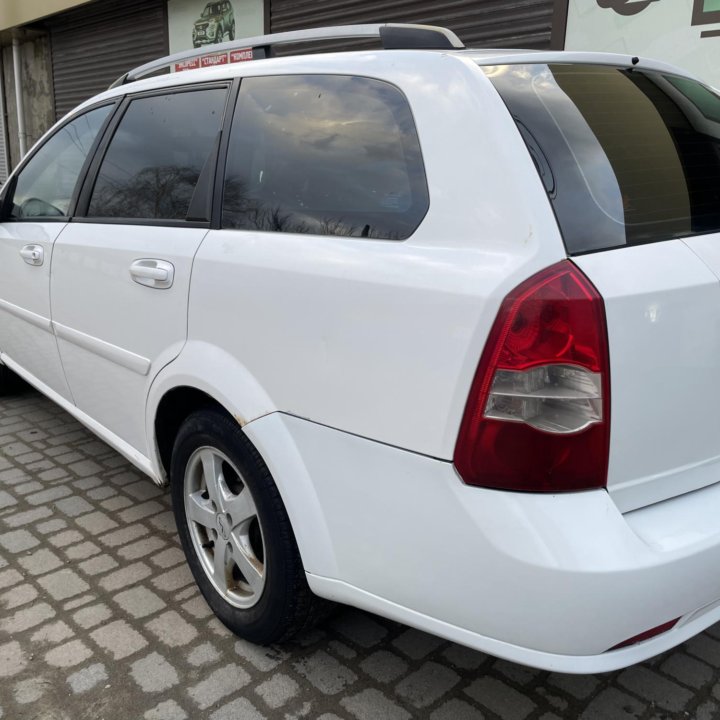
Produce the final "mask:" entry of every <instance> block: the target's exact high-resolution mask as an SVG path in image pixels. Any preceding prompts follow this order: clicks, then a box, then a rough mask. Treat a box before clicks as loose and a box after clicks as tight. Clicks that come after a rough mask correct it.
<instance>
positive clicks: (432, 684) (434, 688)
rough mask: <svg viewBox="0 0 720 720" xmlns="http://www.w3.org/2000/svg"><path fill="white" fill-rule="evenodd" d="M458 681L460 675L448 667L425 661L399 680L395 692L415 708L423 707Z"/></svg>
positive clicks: (437, 698)
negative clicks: (417, 668) (418, 667)
mask: <svg viewBox="0 0 720 720" xmlns="http://www.w3.org/2000/svg"><path fill="white" fill-rule="evenodd" d="M458 682H460V676H459V675H458V674H457V673H456V672H455V671H453V670H450V668H446V667H444V666H443V665H440V664H439V663H435V662H427V663H424V664H423V665H422V667H421V668H420V669H419V670H417V671H415V672H414V673H412V674H410V675H408V676H407V677H406V678H405V679H403V680H401V681H400V682H399V683H398V684H397V686H396V687H395V692H396V693H397V694H398V695H399V696H400V697H401V698H403V699H404V700H406V701H407V702H409V703H410V704H411V705H414V706H415V707H417V708H424V707H427V706H428V705H432V704H433V703H434V702H435V701H436V700H439V699H440V698H441V697H442V696H443V695H444V694H445V693H447V692H449V691H450V690H451V689H452V688H453V687H455V685H457V684H458Z"/></svg>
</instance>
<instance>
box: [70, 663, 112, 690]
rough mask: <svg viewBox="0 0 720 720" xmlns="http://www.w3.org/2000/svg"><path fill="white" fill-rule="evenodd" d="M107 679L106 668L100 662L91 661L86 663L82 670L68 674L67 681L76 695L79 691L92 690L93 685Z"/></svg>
mask: <svg viewBox="0 0 720 720" xmlns="http://www.w3.org/2000/svg"><path fill="white" fill-rule="evenodd" d="M107 679H108V674H107V670H106V669H105V666H104V665H103V664H102V663H93V664H92V665H88V666H87V667H85V668H83V669H82V670H78V671H77V672H74V673H73V674H72V675H69V676H68V679H67V682H68V685H70V689H71V690H72V691H73V693H75V694H76V695H78V694H80V693H86V692H87V691H88V690H92V689H93V688H94V687H96V686H97V685H99V684H100V683H101V682H105V681H106V680H107Z"/></svg>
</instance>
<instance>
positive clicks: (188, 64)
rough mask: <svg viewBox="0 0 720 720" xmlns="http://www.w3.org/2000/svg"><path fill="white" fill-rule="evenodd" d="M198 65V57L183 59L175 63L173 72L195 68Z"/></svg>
mask: <svg viewBox="0 0 720 720" xmlns="http://www.w3.org/2000/svg"><path fill="white" fill-rule="evenodd" d="M199 67H200V58H190V60H183V61H182V62H178V63H175V72H182V71H183V70H197V69H198V68H199Z"/></svg>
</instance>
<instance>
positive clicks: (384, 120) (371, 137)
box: [223, 76, 428, 239]
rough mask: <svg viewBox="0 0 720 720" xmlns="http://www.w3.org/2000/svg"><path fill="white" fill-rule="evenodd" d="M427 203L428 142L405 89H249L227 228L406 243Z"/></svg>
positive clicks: (233, 146)
mask: <svg viewBox="0 0 720 720" xmlns="http://www.w3.org/2000/svg"><path fill="white" fill-rule="evenodd" d="M427 203H428V200H427V186H426V184H425V174H424V168H423V163H422V157H421V154H420V147H419V142H418V140H417V135H416V132H415V127H414V124H413V121H412V116H411V115H410V111H409V108H408V107H407V102H406V101H405V99H404V98H403V96H402V95H401V93H400V92H399V90H397V89H396V88H394V87H392V86H390V85H388V84H387V83H384V82H381V81H377V80H371V79H367V78H357V77H354V78H353V77H343V76H293V77H267V78H251V79H246V80H245V81H244V83H243V86H242V87H241V97H240V100H239V103H238V109H237V111H236V115H235V119H234V127H233V131H232V134H231V141H230V151H229V156H228V169H227V176H226V181H225V188H224V205H223V225H224V227H230V228H236V229H243V230H260V231H268V232H290V233H312V234H320V235H340V236H350V237H367V238H378V239H401V238H405V237H408V236H409V235H410V234H412V232H413V231H414V230H415V228H416V227H417V225H418V224H419V222H420V220H421V219H422V217H423V216H424V214H425V212H426V210H427Z"/></svg>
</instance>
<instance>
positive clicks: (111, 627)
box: [90, 620, 148, 660]
mask: <svg viewBox="0 0 720 720" xmlns="http://www.w3.org/2000/svg"><path fill="white" fill-rule="evenodd" d="M90 637H91V638H92V639H93V640H94V641H95V642H96V643H97V644H98V645H99V646H100V647H101V648H103V650H106V651H107V652H109V653H110V654H111V655H112V656H113V658H114V659H115V660H120V659H122V658H124V657H127V656H128V655H132V654H133V653H136V652H137V651H138V650H142V649H143V648H144V647H146V646H147V644H148V643H147V640H146V639H145V638H144V637H143V636H142V635H141V634H140V633H139V632H137V630H134V629H133V628H132V627H130V625H128V623H126V622H125V621H124V620H115V621H114V622H111V623H110V624H108V625H103V626H102V627H99V628H97V629H96V630H93V631H92V632H91V633H90Z"/></svg>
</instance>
